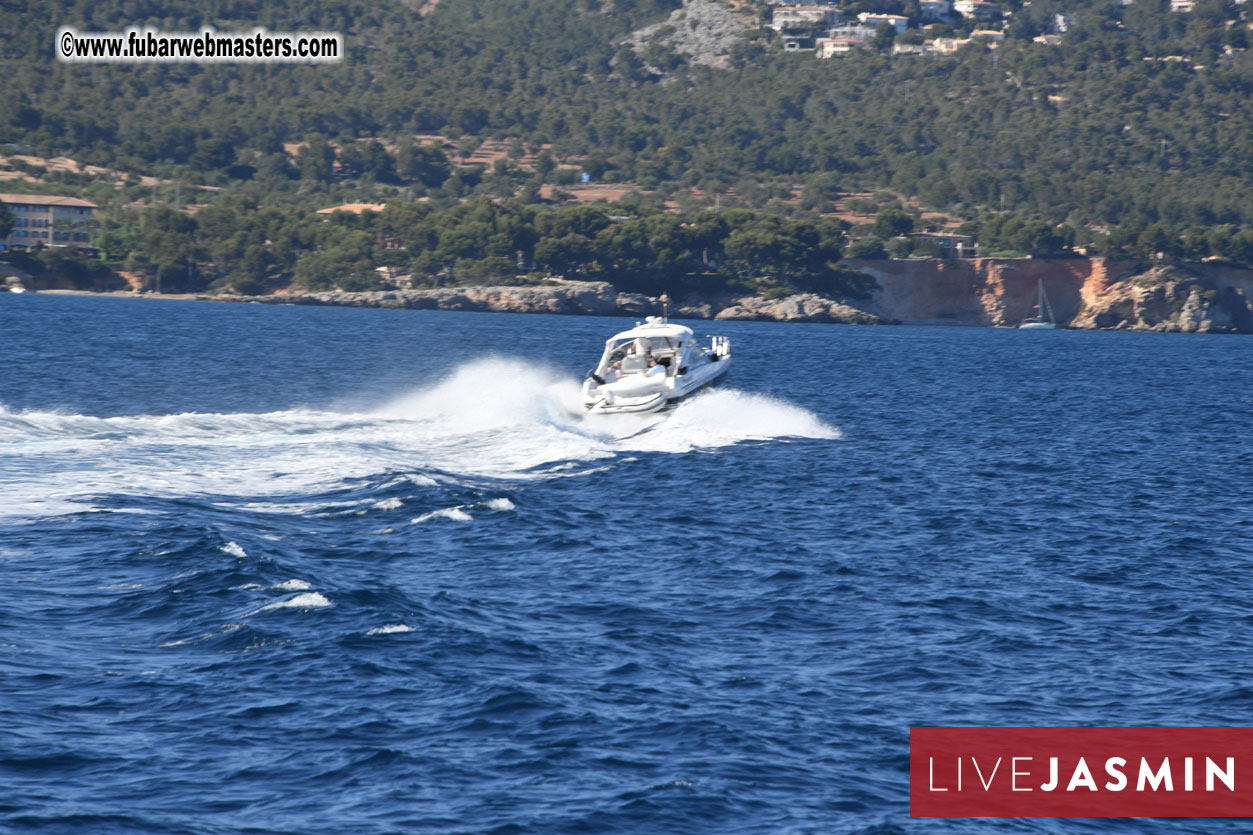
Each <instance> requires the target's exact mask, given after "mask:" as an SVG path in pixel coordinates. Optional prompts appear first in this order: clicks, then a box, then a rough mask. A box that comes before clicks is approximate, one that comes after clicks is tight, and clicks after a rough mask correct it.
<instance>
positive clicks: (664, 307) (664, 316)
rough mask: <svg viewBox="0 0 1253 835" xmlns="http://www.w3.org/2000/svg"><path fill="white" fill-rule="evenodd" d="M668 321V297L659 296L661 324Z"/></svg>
mask: <svg viewBox="0 0 1253 835" xmlns="http://www.w3.org/2000/svg"><path fill="white" fill-rule="evenodd" d="M669 321H670V295H669V294H668V293H662V294H661V322H662V324H666V323H667V322H669Z"/></svg>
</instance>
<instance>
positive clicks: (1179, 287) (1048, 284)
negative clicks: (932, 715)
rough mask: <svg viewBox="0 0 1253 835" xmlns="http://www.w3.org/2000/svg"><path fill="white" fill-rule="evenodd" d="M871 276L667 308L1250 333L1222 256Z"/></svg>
mask: <svg viewBox="0 0 1253 835" xmlns="http://www.w3.org/2000/svg"><path fill="white" fill-rule="evenodd" d="M844 263H845V264H847V265H848V266H850V267H853V268H854V269H857V270H859V271H860V272H862V273H864V274H865V275H867V276H869V277H870V278H872V279H873V280H874V281H873V286H874V288H875V289H874V290H873V291H872V292H870V293H869V294H868V295H867V296H866V297H864V298H855V299H848V298H841V299H833V298H828V297H825V296H821V295H818V294H815V293H787V294H784V295H781V296H779V297H774V298H766V297H764V296H760V295H757V296H737V297H718V298H712V297H711V298H704V299H686V300H680V301H679V302H678V303H676V304H674V305H672V306H670V308H669V312H670V314H671V315H672V316H675V317H677V318H684V319H718V320H747V321H772V322H817V323H828V324H858V325H868V324H874V325H885V324H926V325H964V326H975V327H1010V328H1012V327H1016V326H1017V325H1018V324H1019V323H1020V322H1022V321H1023V320H1024V319H1026V318H1027V317H1028V316H1031V315H1032V314H1033V310H1034V306H1035V302H1036V298H1037V288H1039V287H1043V288H1044V291H1045V294H1046V296H1047V299H1048V302H1049V305H1050V307H1051V308H1052V310H1053V311H1054V314H1055V320H1056V321H1057V323H1058V324H1059V325H1060V326H1062V327H1067V328H1073V329H1079V330H1132V331H1156V332H1173V333H1245V334H1248V333H1253V304H1250V301H1251V300H1253V271H1250V270H1248V269H1244V268H1240V267H1233V266H1227V265H1215V264H1196V263H1186V264H1164V263H1162V264H1157V265H1153V266H1149V267H1145V266H1144V265H1142V264H1139V263H1137V262H1132V261H1108V260H1106V259H1103V258H1056V259H1046V258H1024V259H994V258H980V259H971V260H941V259H931V260H908V261H890V260H858V259H849V260H847V261H846V262H844ZM37 292H39V293H46V294H60V295H94V296H109V297H114V298H142V299H174V300H179V301H213V302H220V303H237V304H238V303H252V304H294V305H309V306H343V307H380V308H398V309H411V310H452V311H474V312H501V313H557V314H574V315H584V316H637V317H638V316H646V315H654V314H660V313H661V312H662V303H661V301H660V299H658V298H656V297H652V296H645V295H642V294H638V293H620V292H618V291H617V290H616V289H615V288H614V287H613V286H612V285H611V284H609V283H607V282H603V281H573V280H559V281H554V282H553V283H550V284H544V285H525V286H474V287H441V288H434V289H421V290H407V289H396V290H376V291H368V292H341V291H330V292H319V293H282V294H272V295H262V296H234V295H206V294H202V293H136V292H133V291H115V292H108V293H95V292H91V291H86V290H37Z"/></svg>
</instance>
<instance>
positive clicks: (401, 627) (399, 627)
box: [365, 623, 413, 635]
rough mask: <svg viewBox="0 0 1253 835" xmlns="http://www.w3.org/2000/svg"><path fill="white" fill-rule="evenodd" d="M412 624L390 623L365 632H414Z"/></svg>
mask: <svg viewBox="0 0 1253 835" xmlns="http://www.w3.org/2000/svg"><path fill="white" fill-rule="evenodd" d="M412 631H413V627H412V626H406V625H405V624H403V623H389V624H388V625H387V626H376V627H374V628H373V629H371V630H369V631H368V632H366V633H365V634H367V635H395V634H397V633H399V632H412Z"/></svg>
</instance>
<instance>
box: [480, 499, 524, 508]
mask: <svg viewBox="0 0 1253 835" xmlns="http://www.w3.org/2000/svg"><path fill="white" fill-rule="evenodd" d="M483 504H484V505H485V506H486V507H487V509H488V510H513V509H514V508H516V507H517V505H515V504H514V503H513V502H511V501H510V500H509V499H507V498H505V497H503V496H502V497H501V498H499V499H489V500H487V501H486V502H484V503H483Z"/></svg>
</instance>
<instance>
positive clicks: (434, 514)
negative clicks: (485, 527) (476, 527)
mask: <svg viewBox="0 0 1253 835" xmlns="http://www.w3.org/2000/svg"><path fill="white" fill-rule="evenodd" d="M430 519H451V520H452V521H454V522H473V521H474V517H473V516H471V515H470V514H468V513H466V512H465V511H464V510H462V509H461V508H460V507H445V508H443V509H441V510H432V511H431V512H430V513H423V514H422V515H421V516H417V517H415V518H413V519H411V520H410V522H409V524H411V525H420V524H422V523H423V522H426V521H428V520H430Z"/></svg>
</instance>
